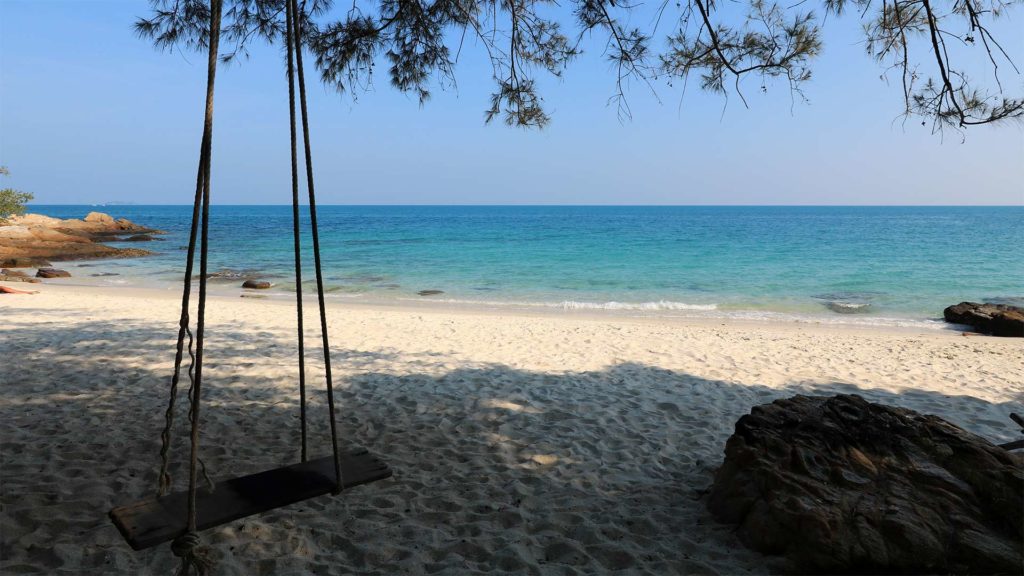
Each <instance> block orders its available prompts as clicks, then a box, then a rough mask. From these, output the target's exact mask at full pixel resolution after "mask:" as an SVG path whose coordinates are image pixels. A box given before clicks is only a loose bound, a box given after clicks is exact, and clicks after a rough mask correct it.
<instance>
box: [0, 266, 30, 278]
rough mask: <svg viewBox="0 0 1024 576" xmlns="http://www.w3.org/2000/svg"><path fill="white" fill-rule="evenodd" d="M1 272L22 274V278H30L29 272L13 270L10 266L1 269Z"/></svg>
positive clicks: (14, 274)
mask: <svg viewBox="0 0 1024 576" xmlns="http://www.w3.org/2000/svg"><path fill="white" fill-rule="evenodd" d="M0 274H3V275H4V276H20V277H22V278H28V274H26V273H24V272H22V271H21V270H11V269H10V268H4V269H3V270H0Z"/></svg>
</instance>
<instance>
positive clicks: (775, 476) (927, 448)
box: [708, 395, 1024, 574]
mask: <svg viewBox="0 0 1024 576" xmlns="http://www.w3.org/2000/svg"><path fill="white" fill-rule="evenodd" d="M708 508H709V509H710V510H711V512H712V514H714V516H715V517H716V518H717V519H719V520H720V521H722V522H727V523H731V524H736V525H738V530H737V533H738V535H739V537H740V539H741V540H742V541H743V542H744V543H745V544H746V545H747V546H749V547H751V548H754V549H756V550H759V551H761V552H763V553H766V554H781V555H784V556H785V558H786V560H787V561H788V562H789V564H790V566H789V567H788V570H789V571H794V572H801V573H832V574H836V573H846V574H850V573H856V574H877V573H890V574H891V573H900V574H923V573H927V574H934V573H939V574H950V573H954V574H965V573H969V574H976V573H984V574H991V573H1006V574H1012V573H1019V572H1020V569H1021V566H1024V513H1022V512H1021V511H1022V510H1024V459H1022V458H1021V457H1020V456H1019V455H1014V454H1012V453H1010V452H1008V451H1006V450H1003V449H1001V448H998V447H997V446H994V445H993V444H991V443H990V442H988V441H987V440H985V439H983V438H981V437H978V436H975V435H974V434H971V433H969V432H966V431H964V430H962V429H960V428H957V427H956V426H953V425H952V424H950V423H948V422H946V421H945V420H942V419H941V418H938V417H937V416H929V415H922V414H919V413H917V412H914V411H912V410H906V409H902V408H895V407H890V406H883V405H880V404H871V403H869V402H867V401H865V400H864V399H863V398H861V397H860V396H855V395H840V396H835V397H827V398H826V397H809V396H795V397H793V398H788V399H783V400H776V401H775V402H772V403H771V404H766V405H762V406H757V407H755V408H754V409H753V410H752V411H751V413H750V414H749V415H746V416H743V417H742V418H740V420H739V421H738V422H737V423H736V431H735V433H734V434H733V435H732V437H730V438H729V441H728V443H727V444H726V448H725V462H724V463H723V465H722V467H721V468H720V469H719V470H718V472H717V473H716V475H715V482H714V485H713V486H712V488H711V492H710V495H709V497H708Z"/></svg>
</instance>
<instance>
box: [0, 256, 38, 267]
mask: <svg viewBox="0 0 1024 576" xmlns="http://www.w3.org/2000/svg"><path fill="white" fill-rule="evenodd" d="M0 266H7V267H10V268H46V267H47V266H50V261H49V260H46V259H43V258H5V259H3V260H0Z"/></svg>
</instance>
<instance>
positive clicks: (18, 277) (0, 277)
mask: <svg viewBox="0 0 1024 576" xmlns="http://www.w3.org/2000/svg"><path fill="white" fill-rule="evenodd" d="M7 272H13V270H4V272H3V273H2V274H0V282H28V283H30V284H38V283H40V282H42V280H40V279H39V278H29V277H28V276H25V275H24V273H22V272H19V273H17V274H7Z"/></svg>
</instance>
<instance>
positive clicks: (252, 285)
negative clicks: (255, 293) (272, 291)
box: [242, 280, 271, 290]
mask: <svg viewBox="0 0 1024 576" xmlns="http://www.w3.org/2000/svg"><path fill="white" fill-rule="evenodd" d="M270 286H271V284H270V282H267V281H266V280H246V281H245V282H242V288H249V289H251V290H266V289H268V288H270Z"/></svg>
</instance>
